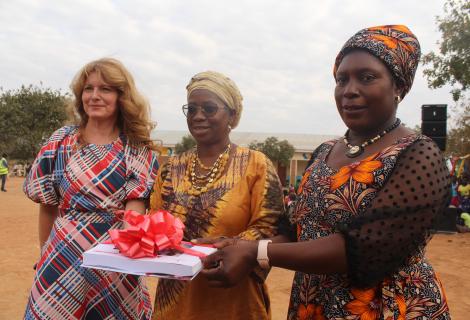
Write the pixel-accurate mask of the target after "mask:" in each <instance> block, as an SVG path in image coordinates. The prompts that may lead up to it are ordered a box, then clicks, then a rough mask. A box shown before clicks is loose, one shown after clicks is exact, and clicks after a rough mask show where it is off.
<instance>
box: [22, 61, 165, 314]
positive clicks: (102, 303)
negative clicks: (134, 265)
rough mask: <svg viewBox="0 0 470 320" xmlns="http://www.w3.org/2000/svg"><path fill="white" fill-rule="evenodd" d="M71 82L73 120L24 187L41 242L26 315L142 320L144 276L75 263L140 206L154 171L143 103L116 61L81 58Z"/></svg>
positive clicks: (146, 309)
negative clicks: (36, 207) (75, 116)
mask: <svg viewBox="0 0 470 320" xmlns="http://www.w3.org/2000/svg"><path fill="white" fill-rule="evenodd" d="M71 88H72V91H73V93H74V96H75V103H74V107H75V111H76V113H78V114H79V115H80V121H79V124H78V125H76V126H67V127H62V128H60V129H59V130H57V131H56V132H54V133H53V134H52V136H51V137H50V138H49V140H48V141H47V142H46V143H45V144H44V146H43V147H42V148H41V150H40V151H39V154H38V156H37V158H36V160H35V161H34V164H33V165H32V168H31V171H30V172H29V174H28V177H27V179H26V181H25V184H24V191H25V193H26V195H27V196H28V197H29V198H30V199H31V200H33V201H35V202H37V203H39V244H40V247H41V254H40V259H39V261H38V263H37V270H36V274H35V277H34V282H33V287H32V290H31V294H30V297H29V301H28V304H27V307H26V312H25V319H149V318H150V316H151V311H152V307H151V304H150V298H149V295H148V292H147V288H146V286H145V284H144V283H143V281H142V279H141V278H139V277H137V276H132V275H126V274H120V273H114V272H105V271H97V270H91V269H85V268H82V267H80V264H81V256H82V253H83V251H85V250H87V249H89V248H90V247H92V246H93V245H94V244H96V243H98V242H102V241H104V240H106V239H107V237H108V234H107V231H108V230H109V229H112V228H120V227H121V222H120V220H119V219H120V216H119V214H118V213H117V212H118V210H125V209H132V210H135V211H138V212H141V213H144V212H145V204H144V203H145V200H146V199H148V197H149V193H150V189H151V186H152V184H153V181H154V178H155V176H156V173H157V169H158V163H157V160H156V155H155V153H154V152H153V151H152V149H153V148H154V147H153V145H152V143H151V141H150V130H151V128H152V125H151V122H150V121H149V105H148V104H147V102H146V101H145V99H144V98H143V97H142V96H141V95H140V94H139V93H138V91H137V89H136V87H135V84H134V80H133V78H132V76H131V74H130V73H129V72H128V71H127V70H126V68H125V67H124V66H123V65H122V64H121V63H120V62H119V61H117V60H115V59H108V58H105V59H100V60H97V61H93V62H90V63H88V64H87V65H85V66H84V67H83V68H82V69H81V70H80V71H79V73H78V74H77V76H76V77H75V79H74V80H73V82H72V85H71Z"/></svg>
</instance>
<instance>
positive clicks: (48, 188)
mask: <svg viewBox="0 0 470 320" xmlns="http://www.w3.org/2000/svg"><path fill="white" fill-rule="evenodd" d="M74 129H75V127H62V128H60V129H58V130H57V131H55V132H54V133H53V134H52V135H51V137H50V138H49V139H48V140H47V141H46V143H44V145H43V146H42V147H41V149H40V150H39V153H38V155H37V156H36V159H35V160H34V162H33V164H32V166H31V170H30V171H29V173H28V175H27V177H26V180H25V182H24V185H23V191H24V193H25V194H26V196H27V197H28V198H30V199H31V200H33V201H34V202H37V203H42V204H46V205H51V206H52V205H58V204H59V195H58V193H57V191H56V187H55V183H54V180H55V179H54V177H55V176H57V174H58V172H56V168H57V170H63V169H64V168H63V165H60V164H59V165H57V164H58V163H57V162H63V161H64V152H63V151H64V147H63V145H62V141H63V140H64V139H65V137H67V136H68V135H69V134H71V133H72V132H73V130H74Z"/></svg>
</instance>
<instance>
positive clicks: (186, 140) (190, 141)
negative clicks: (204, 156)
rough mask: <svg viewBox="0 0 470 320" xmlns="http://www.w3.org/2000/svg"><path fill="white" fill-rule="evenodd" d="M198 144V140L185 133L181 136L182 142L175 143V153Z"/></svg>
mask: <svg viewBox="0 0 470 320" xmlns="http://www.w3.org/2000/svg"><path fill="white" fill-rule="evenodd" d="M195 146H196V140H194V138H193V136H192V135H190V134H187V135H185V136H184V137H183V138H181V142H179V143H177V144H176V145H175V153H176V154H181V153H183V152H185V151H188V150H190V149H192V148H194V147H195Z"/></svg>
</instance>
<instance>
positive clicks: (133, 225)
mask: <svg viewBox="0 0 470 320" xmlns="http://www.w3.org/2000/svg"><path fill="white" fill-rule="evenodd" d="M124 221H126V222H127V223H128V224H129V227H128V228H127V229H124V230H119V229H112V230H109V231H108V232H109V235H110V237H111V242H112V243H113V244H114V245H115V246H116V248H117V249H119V251H120V252H121V253H122V254H123V255H125V256H126V257H129V258H133V259H137V258H143V257H155V256H157V255H158V253H159V252H161V251H162V250H165V249H175V250H178V251H181V252H183V253H187V254H191V255H194V256H198V257H204V256H205V254H203V253H201V252H199V251H195V250H191V249H188V248H185V247H182V246H181V243H182V240H183V230H184V224H183V222H181V220H180V219H179V218H175V217H174V216H173V215H171V214H170V213H169V212H168V211H164V210H158V211H156V212H154V213H152V214H150V215H142V214H140V213H138V212H136V211H133V210H127V211H126V212H125V213H124Z"/></svg>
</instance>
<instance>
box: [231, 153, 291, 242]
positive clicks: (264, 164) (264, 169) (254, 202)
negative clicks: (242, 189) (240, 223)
mask: <svg viewBox="0 0 470 320" xmlns="http://www.w3.org/2000/svg"><path fill="white" fill-rule="evenodd" d="M250 157H253V160H254V162H255V163H254V167H255V168H256V169H255V171H256V172H255V173H254V174H253V176H254V177H255V180H254V181H253V184H252V187H251V192H250V195H251V199H250V202H251V203H250V211H251V219H250V222H249V226H248V228H247V230H245V231H243V232H242V233H240V234H239V235H238V236H239V237H240V238H243V239H247V240H255V239H262V238H267V237H272V236H274V235H275V234H277V224H278V220H279V217H280V215H281V214H282V212H283V208H284V207H283V202H282V188H281V182H280V181H279V177H278V175H277V173H276V169H275V168H274V166H273V164H272V163H271V161H270V160H269V159H268V158H267V157H266V156H265V155H264V154H262V153H260V152H258V151H251V152H250Z"/></svg>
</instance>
